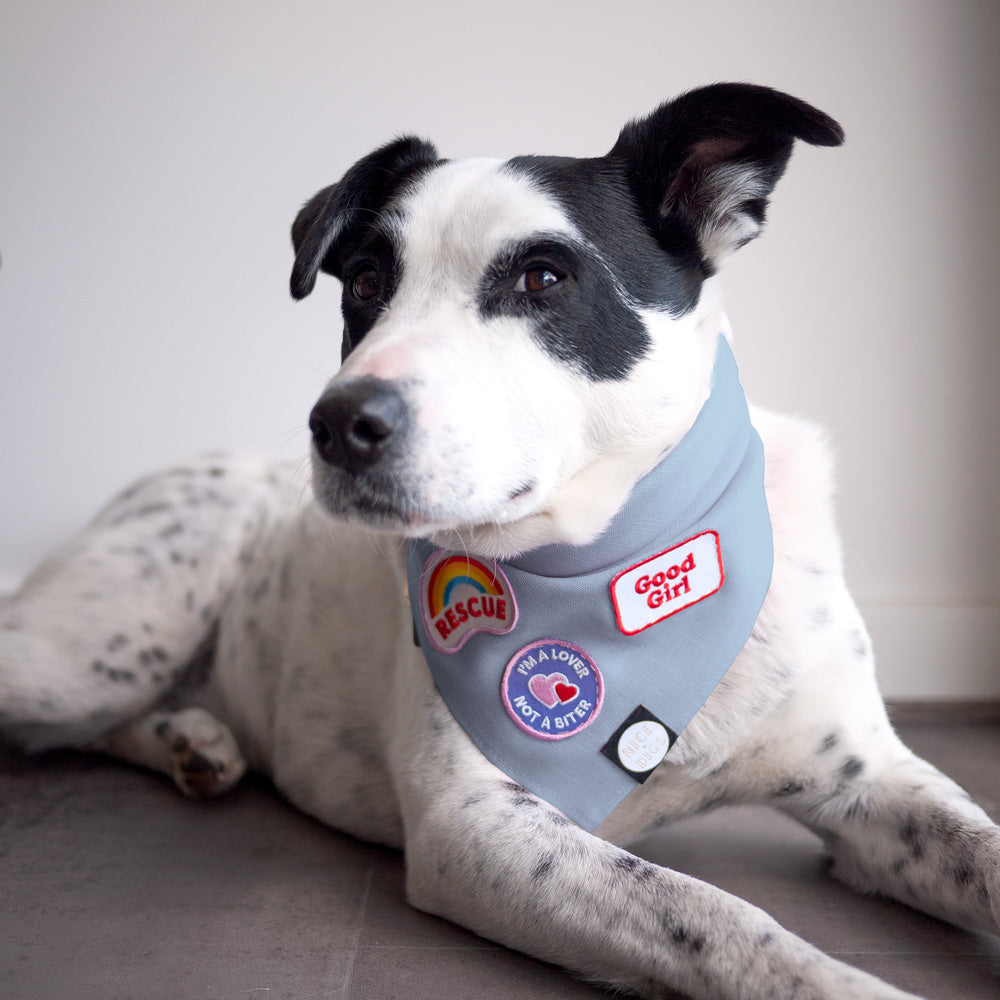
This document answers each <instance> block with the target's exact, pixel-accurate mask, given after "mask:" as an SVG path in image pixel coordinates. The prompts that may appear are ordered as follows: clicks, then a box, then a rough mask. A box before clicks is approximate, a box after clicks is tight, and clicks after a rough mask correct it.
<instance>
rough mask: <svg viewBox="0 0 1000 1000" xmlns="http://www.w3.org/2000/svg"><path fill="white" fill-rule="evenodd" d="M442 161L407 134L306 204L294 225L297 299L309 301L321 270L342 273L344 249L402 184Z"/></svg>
mask: <svg viewBox="0 0 1000 1000" xmlns="http://www.w3.org/2000/svg"><path fill="white" fill-rule="evenodd" d="M437 162H438V155H437V150H436V149H435V148H434V146H432V145H431V144H430V143H429V142H425V141H424V140H423V139H417V138H415V137H413V136H405V137H404V138H401V139H397V140H395V141H394V142H390V143H388V144H387V145H385V146H382V147H381V148H380V149H376V150H375V152H374V153H369V154H368V155H367V156H366V157H364V158H363V159H361V160H358V162H357V163H355V164H354V166H353V167H351V169H350V170H348V171H347V173H346V174H345V175H344V176H343V178H342V179H341V180H340V181H338V182H337V183H336V184H332V185H330V187H328V188H324V189H323V190H322V191H320V192H319V193H318V194H317V195H315V196H314V197H313V198H311V199H310V200H309V201H308V202H306V204H305V205H304V206H303V208H302V210H301V211H300V212H299V214H298V215H297V216H296V217H295V222H294V223H293V224H292V246H293V247H294V248H295V264H294V266H293V267H292V277H291V281H290V283H289V284H290V289H291V293H292V297H293V298H296V299H304V298H305V297H306V296H307V295H308V294H309V293H310V292H311V291H312V290H313V287H314V286H315V284H316V276H317V274H318V273H319V272H320V271H324V272H325V273H326V274H332V275H333V276H334V277H335V278H339V277H340V269H339V264H340V248H341V247H342V246H343V245H344V244H345V242H346V241H347V240H348V239H349V238H350V237H351V236H352V235H356V233H357V231H358V229H359V228H360V227H362V226H364V225H365V222H366V219H367V218H370V217H371V216H372V215H373V214H376V213H378V212H379V211H380V210H381V209H382V207H383V206H384V205H385V204H386V202H387V201H388V200H389V199H390V198H391V197H392V196H393V194H394V193H395V192H396V191H398V190H399V188H400V186H401V185H402V184H404V183H405V182H406V181H407V180H409V179H410V178H411V177H413V176H414V175H415V174H416V173H418V172H419V171H421V170H423V169H426V168H427V167H428V166H430V165H432V164H434V163H437Z"/></svg>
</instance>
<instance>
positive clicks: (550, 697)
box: [528, 674, 580, 708]
mask: <svg viewBox="0 0 1000 1000" xmlns="http://www.w3.org/2000/svg"><path fill="white" fill-rule="evenodd" d="M528 690H529V691H530V692H531V693H532V694H533V695H534V696H535V697H536V698H537V699H538V700H539V701H540V702H541V703H542V704H543V705H544V706H545V707H546V708H555V707H556V705H565V704H567V703H568V702H571V701H572V700H573V699H574V698H575V697H576V696H577V695H578V694H579V693H580V689H579V688H578V687H577V686H576V685H575V684H570V682H569V679H568V678H567V677H566V675H565V674H548V675H546V674H535V676H534V677H532V678H531V680H530V681H528Z"/></svg>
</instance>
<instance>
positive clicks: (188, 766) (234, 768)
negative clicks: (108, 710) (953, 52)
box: [88, 708, 247, 799]
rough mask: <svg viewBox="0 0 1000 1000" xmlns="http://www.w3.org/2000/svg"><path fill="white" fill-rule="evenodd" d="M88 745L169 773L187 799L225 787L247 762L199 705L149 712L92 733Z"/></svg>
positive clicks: (224, 730) (235, 779) (227, 733)
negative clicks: (92, 738) (178, 709)
mask: <svg viewBox="0 0 1000 1000" xmlns="http://www.w3.org/2000/svg"><path fill="white" fill-rule="evenodd" d="M88 749H93V750H98V751H101V752H103V753H109V754H111V755H113V756H115V757H119V758H121V759H122V760H125V761H128V762H129V763H131V764H138V765H139V766H140V767H148V768H149V769H150V770H153V771H159V772H161V773H162V774H166V775H169V776H170V777H171V778H173V780H174V781H175V782H176V784H177V787H178V788H180V790H181V791H182V792H183V793H184V794H185V795H187V796H188V797H189V798H193V799H203V798H209V797H210V796H212V795H219V794H220V793H222V792H225V791H228V790H229V789H230V788H232V787H233V785H235V784H236V782H238V781H239V780H240V778H241V777H243V774H244V772H245V771H246V766H247V765H246V761H245V760H244V759H243V756H242V755H241V754H240V751H239V747H237V745H236V741H235V740H234V739H233V735H232V733H230V731H229V729H228V728H227V727H226V726H224V725H223V724H222V723H221V722H219V721H218V720H217V719H215V718H214V717H213V716H211V715H209V713H208V712H206V711H205V710H204V709H201V708H185V709H181V710H180V711H177V712H150V713H149V714H148V715H144V716H142V717H141V718H138V719H135V720H133V721H131V722H126V723H125V725H123V726H119V727H118V728H117V729H113V730H111V732H109V733H105V734H104V735H103V736H100V737H98V738H97V739H96V740H94V742H93V743H91V744H90V745H89V747H88Z"/></svg>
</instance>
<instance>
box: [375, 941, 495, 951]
mask: <svg viewBox="0 0 1000 1000" xmlns="http://www.w3.org/2000/svg"><path fill="white" fill-rule="evenodd" d="M358 950H359V951H381V952H388V951H397V952H402V951H428V952H429V951H468V952H483V951H509V950H510V949H508V948H505V947H504V946H503V945H500V944H490V943H489V942H487V943H486V944H377V943H376V944H363V945H360V946H359V948H358Z"/></svg>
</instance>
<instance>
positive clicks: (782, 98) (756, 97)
mask: <svg viewBox="0 0 1000 1000" xmlns="http://www.w3.org/2000/svg"><path fill="white" fill-rule="evenodd" d="M796 139H802V140H803V141H805V142H808V143H811V144H812V145H814V146H837V145H839V144H840V143H841V142H843V140H844V133H843V130H842V129H841V127H840V126H839V125H838V124H837V123H836V122H835V121H834V120H833V119H832V118H830V117H828V116H827V115H825V114H823V112H822V111H817V110H816V108H813V107H811V106H810V105H808V104H806V103H805V102H804V101H800V100H798V99H797V98H794V97H790V96H789V95H788V94H782V93H780V92H779V91H776V90H771V89H770V88H768V87H758V86H752V85H750V84H741V83H718V84H714V85H712V86H709V87H703V88H701V89H699V90H692V91H690V92H689V93H687V94H683V95H681V96H680V97H678V98H677V99H676V100H673V101H670V102H668V103H667V104H664V105H662V106H661V107H659V108H658V109H657V110H656V111H654V112H653V113H652V114H651V115H649V116H648V117H647V118H643V119H641V120H638V121H634V122H631V123H630V124H628V125H626V126H625V128H624V129H622V132H621V134H620V135H619V137H618V141H617V143H615V146H614V148H613V149H612V150H611V152H610V153H609V154H608V158H609V159H612V160H617V161H619V162H620V163H621V164H622V165H623V167H624V170H625V173H626V176H627V178H628V182H629V185H630V186H631V189H632V193H633V195H634V197H635V198H636V201H637V202H638V204H639V208H640V210H641V212H642V214H643V217H644V219H645V221H646V224H647V225H648V226H649V227H650V229H651V230H652V232H653V234H654V235H655V236H656V238H657V240H658V241H659V243H660V245H661V246H662V247H663V248H664V250H666V251H667V252H668V253H670V254H672V255H675V256H679V257H681V258H682V259H686V260H687V261H689V262H690V263H692V264H694V265H696V266H698V267H699V268H700V269H701V270H702V272H703V273H704V274H705V275H706V276H708V275H711V274H713V273H715V271H716V270H717V269H718V267H719V265H720V264H721V263H722V261H723V260H724V259H725V258H726V257H727V256H728V255H729V254H730V253H732V252H733V251H734V250H738V249H739V248H740V247H741V246H743V245H744V244H745V243H748V242H749V241H750V240H752V239H753V238H754V237H755V236H757V235H758V234H759V233H760V231H761V229H762V228H763V223H764V212H765V209H766V207H767V197H768V195H769V194H770V193H771V191H772V190H773V189H774V186H775V184H776V183H777V182H778V179H779V178H780V177H781V175H782V173H783V172H784V169H785V165H786V164H787V163H788V158H789V156H790V155H791V152H792V145H793V143H794V141H795V140H796Z"/></svg>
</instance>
